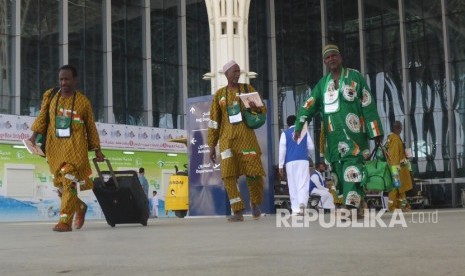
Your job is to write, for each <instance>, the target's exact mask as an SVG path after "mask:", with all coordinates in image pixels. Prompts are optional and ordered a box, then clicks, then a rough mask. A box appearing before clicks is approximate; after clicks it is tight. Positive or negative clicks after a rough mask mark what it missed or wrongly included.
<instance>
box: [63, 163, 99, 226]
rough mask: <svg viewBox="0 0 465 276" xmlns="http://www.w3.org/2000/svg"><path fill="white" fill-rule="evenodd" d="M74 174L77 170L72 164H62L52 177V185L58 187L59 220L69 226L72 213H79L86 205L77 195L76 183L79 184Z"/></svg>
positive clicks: (72, 216) (71, 221)
mask: <svg viewBox="0 0 465 276" xmlns="http://www.w3.org/2000/svg"><path fill="white" fill-rule="evenodd" d="M76 175H77V171H76V170H75V168H74V166H72V165H70V164H64V165H63V166H62V167H61V169H60V170H59V172H58V173H56V174H55V179H54V185H55V186H56V187H57V188H58V195H59V196H60V198H61V206H60V220H59V222H61V223H65V224H68V225H69V226H72V223H73V218H74V214H75V213H79V212H80V211H81V210H83V209H84V208H85V206H86V204H85V203H84V202H83V201H82V200H80V199H79V197H78V191H77V185H79V181H78V180H77V178H76ZM87 181H90V179H89V180H87ZM87 181H86V182H87Z"/></svg>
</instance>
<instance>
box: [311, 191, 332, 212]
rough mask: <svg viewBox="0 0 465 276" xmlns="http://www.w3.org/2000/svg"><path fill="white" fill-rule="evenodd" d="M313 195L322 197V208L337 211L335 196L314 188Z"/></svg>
mask: <svg viewBox="0 0 465 276" xmlns="http://www.w3.org/2000/svg"><path fill="white" fill-rule="evenodd" d="M313 194H317V195H319V196H321V200H320V205H319V206H320V207H321V208H323V209H335V208H336V206H334V198H333V195H332V194H331V193H330V192H328V191H325V190H319V189H317V188H314V189H313V190H312V195H313Z"/></svg>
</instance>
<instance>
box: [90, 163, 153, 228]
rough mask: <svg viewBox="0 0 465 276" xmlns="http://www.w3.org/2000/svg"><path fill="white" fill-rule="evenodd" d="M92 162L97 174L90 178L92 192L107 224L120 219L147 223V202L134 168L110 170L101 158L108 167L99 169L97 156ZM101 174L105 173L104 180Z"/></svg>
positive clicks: (117, 221) (125, 221) (111, 224)
mask: <svg viewBox="0 0 465 276" xmlns="http://www.w3.org/2000/svg"><path fill="white" fill-rule="evenodd" d="M93 161H94V165H95V168H96V169H97V172H98V177H97V178H95V179H94V190H93V191H94V194H95V197H97V200H98V203H99V204H100V207H101V208H102V211H103V214H104V215H105V219H106V220H107V223H108V224H109V225H110V226H111V227H115V225H116V224H123V223H141V224H142V225H144V226H146V225H147V220H148V218H149V203H148V198H147V195H146V194H145V192H144V190H143V189H142V186H141V185H140V182H139V178H138V177H137V173H136V172H135V171H113V168H112V167H111V164H110V160H108V159H105V161H106V163H107V165H108V168H109V171H101V170H100V168H99V165H98V162H97V160H96V159H95V158H94V160H93ZM104 175H109V176H110V177H109V178H108V180H107V181H105V179H104Z"/></svg>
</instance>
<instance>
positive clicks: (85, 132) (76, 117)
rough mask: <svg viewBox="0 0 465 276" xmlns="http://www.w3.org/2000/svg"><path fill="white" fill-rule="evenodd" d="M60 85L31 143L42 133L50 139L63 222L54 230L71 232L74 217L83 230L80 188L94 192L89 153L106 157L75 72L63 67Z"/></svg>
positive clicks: (48, 97) (50, 94)
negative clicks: (77, 85) (77, 87)
mask: <svg viewBox="0 0 465 276" xmlns="http://www.w3.org/2000/svg"><path fill="white" fill-rule="evenodd" d="M59 83H60V90H59V91H58V92H56V93H54V91H53V89H49V90H48V91H46V92H45V93H44V97H43V100H42V107H41V110H40V114H39V116H38V117H37V118H36V120H35V121H34V124H33V125H32V127H31V129H32V131H33V134H32V136H31V138H30V139H29V140H30V141H31V142H32V143H35V141H36V138H37V134H39V133H40V134H42V135H44V136H46V138H47V143H46V158H47V162H48V164H49V167H50V172H51V173H52V174H53V176H54V180H53V182H54V185H55V187H57V188H58V194H59V196H60V197H61V207H60V219H59V222H58V224H57V225H55V227H54V228H53V230H54V231H58V232H68V231H72V226H71V224H72V222H73V217H74V214H76V221H75V224H74V227H75V228H76V229H80V228H81V227H82V226H83V224H84V218H85V214H86V211H87V206H86V204H85V203H84V202H82V201H81V200H80V199H79V198H78V195H77V185H80V189H81V190H86V189H92V188H93V183H92V181H91V180H90V179H89V176H90V175H91V173H92V170H91V168H90V164H89V157H88V151H90V150H93V151H95V156H96V157H97V160H99V161H103V159H104V158H105V156H104V155H103V153H102V151H101V149H100V139H99V136H98V132H97V127H96V126H95V121H94V113H93V111H92V105H91V104H90V101H89V100H88V99H87V97H86V96H85V95H84V94H83V93H81V92H78V91H76V90H75V86H76V83H77V71H76V68H74V67H73V66H71V65H64V66H62V67H61V68H60V70H59ZM47 113H48V115H47ZM47 116H49V117H48V118H49V123H48V125H47Z"/></svg>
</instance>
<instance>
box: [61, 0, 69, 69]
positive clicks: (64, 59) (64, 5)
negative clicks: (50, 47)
mask: <svg viewBox="0 0 465 276" xmlns="http://www.w3.org/2000/svg"><path fill="white" fill-rule="evenodd" d="M59 13H60V22H59V24H60V29H59V34H60V38H59V39H60V41H59V44H60V46H59V48H60V66H61V65H65V64H68V60H69V53H68V46H69V41H68V0H63V1H60V11H59Z"/></svg>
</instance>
